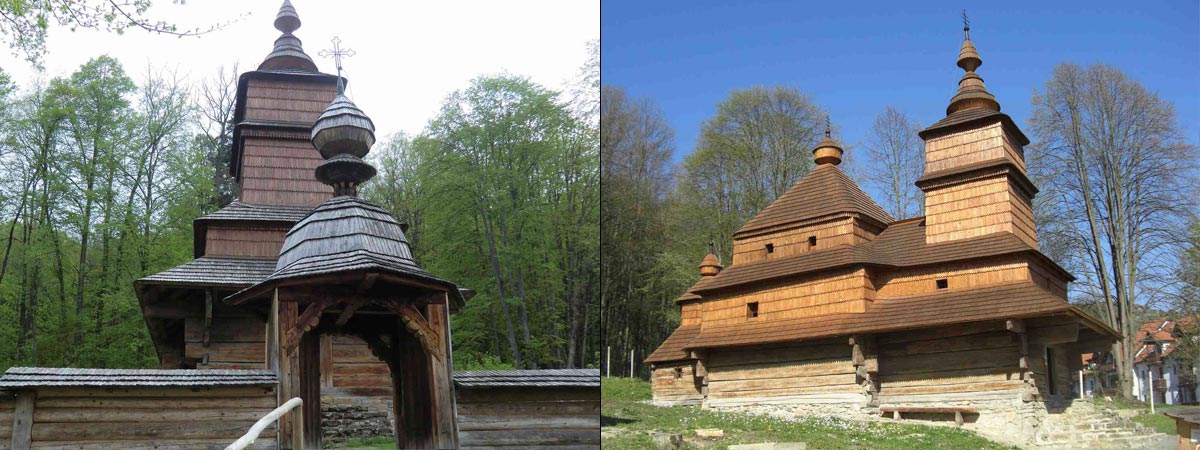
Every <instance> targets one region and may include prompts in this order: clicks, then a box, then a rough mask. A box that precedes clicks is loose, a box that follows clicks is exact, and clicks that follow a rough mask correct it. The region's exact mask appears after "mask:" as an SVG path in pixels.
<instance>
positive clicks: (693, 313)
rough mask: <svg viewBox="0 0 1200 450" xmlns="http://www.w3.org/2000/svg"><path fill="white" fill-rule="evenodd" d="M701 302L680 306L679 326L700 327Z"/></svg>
mask: <svg viewBox="0 0 1200 450" xmlns="http://www.w3.org/2000/svg"><path fill="white" fill-rule="evenodd" d="M700 314H701V313H700V302H699V301H691V302H686V303H682V304H680V305H679V326H681V327H690V326H696V325H700Z"/></svg>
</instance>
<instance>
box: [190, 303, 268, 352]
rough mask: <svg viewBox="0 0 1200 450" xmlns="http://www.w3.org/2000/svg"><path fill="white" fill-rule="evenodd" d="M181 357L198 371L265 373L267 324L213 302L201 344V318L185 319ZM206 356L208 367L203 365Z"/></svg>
mask: <svg viewBox="0 0 1200 450" xmlns="http://www.w3.org/2000/svg"><path fill="white" fill-rule="evenodd" d="M183 330H184V331H183V334H184V346H185V347H184V355H185V356H186V357H188V358H196V359H198V360H200V361H202V362H201V363H199V364H197V365H196V368H197V369H265V368H266V365H265V364H266V358H267V353H266V345H267V344H266V321H264V320H263V319H262V318H260V317H258V316H255V315H253V314H250V313H249V312H247V311H246V310H243V309H237V308H234V307H231V306H227V305H225V304H224V302H221V301H220V299H219V298H214V301H213V318H212V327H211V329H210V330H209V338H208V344H207V345H205V343H204V317H203V316H200V317H189V318H187V319H184V323H183ZM205 355H207V357H208V363H207V364H204V363H203V360H204V358H205Z"/></svg>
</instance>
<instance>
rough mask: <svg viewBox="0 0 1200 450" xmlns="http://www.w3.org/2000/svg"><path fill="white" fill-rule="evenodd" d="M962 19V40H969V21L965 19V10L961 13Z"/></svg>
mask: <svg viewBox="0 0 1200 450" xmlns="http://www.w3.org/2000/svg"><path fill="white" fill-rule="evenodd" d="M962 19H963V39H971V19H968V18H967V10H965V9H964V10H963V12H962Z"/></svg>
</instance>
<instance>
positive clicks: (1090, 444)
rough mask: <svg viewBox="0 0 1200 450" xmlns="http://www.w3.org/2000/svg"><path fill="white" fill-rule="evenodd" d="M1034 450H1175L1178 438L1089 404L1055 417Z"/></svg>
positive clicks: (1078, 404)
mask: <svg viewBox="0 0 1200 450" xmlns="http://www.w3.org/2000/svg"><path fill="white" fill-rule="evenodd" d="M1035 442H1036V445H1035V447H1034V448H1037V449H1038V450H1060V449H1078V448H1088V449H1105V450H1107V449H1113V450H1116V449H1122V450H1124V449H1146V450H1157V449H1164V450H1167V449H1173V448H1175V437H1174V436H1171V435H1166V434H1162V433H1158V432H1157V431H1156V430H1154V429H1152V428H1149V427H1146V426H1144V425H1142V424H1139V423H1136V422H1134V421H1132V420H1130V419H1128V418H1126V417H1122V416H1120V415H1118V414H1117V413H1116V412H1115V411H1111V410H1108V409H1104V408H1097V407H1096V406H1095V405H1094V404H1092V403H1091V402H1088V401H1078V400H1077V401H1075V402H1074V403H1073V404H1072V405H1071V406H1069V407H1066V408H1064V409H1062V410H1061V411H1058V412H1056V413H1054V414H1051V415H1050V416H1049V417H1048V418H1047V419H1046V421H1045V422H1044V423H1043V424H1042V429H1041V430H1040V431H1039V432H1038V433H1037V436H1036V439H1035Z"/></svg>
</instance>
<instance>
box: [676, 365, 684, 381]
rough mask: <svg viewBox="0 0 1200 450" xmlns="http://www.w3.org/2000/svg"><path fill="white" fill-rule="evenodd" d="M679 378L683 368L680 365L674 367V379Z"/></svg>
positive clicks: (681, 375) (681, 376)
mask: <svg viewBox="0 0 1200 450" xmlns="http://www.w3.org/2000/svg"><path fill="white" fill-rule="evenodd" d="M680 378H683V368H682V367H676V368H675V379H676V380H678V379H680Z"/></svg>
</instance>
